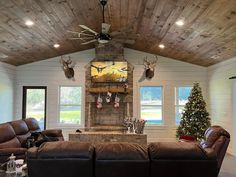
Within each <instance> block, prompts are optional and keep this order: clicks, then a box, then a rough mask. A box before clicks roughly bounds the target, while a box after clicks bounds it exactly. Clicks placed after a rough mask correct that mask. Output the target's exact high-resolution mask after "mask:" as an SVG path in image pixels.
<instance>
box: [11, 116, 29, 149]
mask: <svg viewBox="0 0 236 177" xmlns="http://www.w3.org/2000/svg"><path fill="white" fill-rule="evenodd" d="M10 124H11V125H12V127H13V129H14V131H15V133H16V137H17V138H18V140H19V141H20V143H21V145H23V144H24V143H25V141H26V139H27V138H28V137H29V136H30V135H31V133H30V131H29V128H28V126H27V124H26V123H25V121H23V120H16V121H12V122H10Z"/></svg>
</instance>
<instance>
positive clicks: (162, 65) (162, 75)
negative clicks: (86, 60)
mask: <svg viewBox="0 0 236 177" xmlns="http://www.w3.org/2000/svg"><path fill="white" fill-rule="evenodd" d="M145 56H148V58H150V59H155V58H154V56H153V55H152V54H149V53H144V52H140V51H136V50H132V49H125V59H127V60H128V61H129V62H130V63H131V64H133V65H134V108H133V109H134V117H138V118H139V117H140V114H139V113H140V111H139V106H140V105H139V87H140V86H154V85H156V86H162V87H163V92H164V96H163V98H164V100H163V104H164V106H163V118H164V125H163V126H146V128H145V132H146V133H147V135H148V141H149V142H153V141H173V140H175V132H176V125H175V107H174V105H175V87H178V86H192V85H193V83H194V82H199V83H200V85H201V87H202V90H203V95H204V97H205V99H207V97H206V93H207V91H206V84H207V83H206V81H207V69H206V68H204V67H200V66H197V65H192V64H188V63H184V62H180V61H176V60H173V59H170V58H165V57H161V56H159V57H158V58H159V59H158V62H157V67H156V70H155V76H154V78H153V79H152V80H145V81H143V82H139V79H140V77H141V76H142V74H143V68H144V67H143V65H142V63H143V58H144V57H145Z"/></svg>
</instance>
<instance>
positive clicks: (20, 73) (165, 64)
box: [15, 49, 207, 142]
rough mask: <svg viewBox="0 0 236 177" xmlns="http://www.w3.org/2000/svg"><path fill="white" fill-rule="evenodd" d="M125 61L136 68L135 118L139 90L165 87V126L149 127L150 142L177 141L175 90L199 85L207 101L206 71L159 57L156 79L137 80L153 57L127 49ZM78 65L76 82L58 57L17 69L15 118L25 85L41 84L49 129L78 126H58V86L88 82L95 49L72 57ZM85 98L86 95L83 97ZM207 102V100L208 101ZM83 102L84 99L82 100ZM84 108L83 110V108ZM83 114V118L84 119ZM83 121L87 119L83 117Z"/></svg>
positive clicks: (82, 84)
mask: <svg viewBox="0 0 236 177" xmlns="http://www.w3.org/2000/svg"><path fill="white" fill-rule="evenodd" d="M124 55H125V59H127V60H128V61H129V62H130V63H131V64H133V65H134V107H133V109H134V116H135V117H139V87H140V86H148V85H158V86H163V89H164V107H163V115H164V121H165V124H164V125H163V126H150V127H146V128H145V132H146V133H147V134H148V141H149V142H151V141H172V140H174V139H175V129H176V126H175V108H174V104H175V97H174V95H175V87H176V86H188V85H192V84H193V82H200V84H201V87H202V89H203V93H204V96H205V98H206V93H207V90H206V88H207V87H206V85H207V83H206V82H207V68H204V67H200V66H196V65H192V64H188V63H184V62H180V61H176V60H172V59H169V58H165V57H159V60H158V64H157V68H156V73H155V77H154V78H153V79H152V80H151V81H143V82H142V83H139V82H138V80H139V78H140V77H141V75H142V73H143V65H142V63H143V58H144V57H145V56H148V57H149V58H153V55H151V54H148V53H144V52H140V51H136V50H132V49H125V54H124ZM70 56H71V57H72V59H73V60H75V61H76V62H77V65H76V69H75V71H76V73H75V74H76V81H75V82H73V81H68V80H67V79H65V77H64V74H63V72H62V70H61V67H60V64H59V57H56V58H52V59H48V60H44V61H40V62H35V63H32V64H27V65H23V66H19V67H17V83H16V90H17V92H16V104H15V105H16V114H15V117H16V118H21V114H22V112H21V110H22V105H21V104H22V86H27V85H28V86H30V85H41V86H47V87H48V98H47V99H48V100H47V103H48V105H47V110H48V112H47V117H48V119H47V128H63V131H64V134H65V136H67V134H68V133H69V132H71V131H74V130H75V129H76V128H78V127H75V126H73V127H66V126H62V125H60V124H58V123H57V117H58V116H57V115H58V87H59V86H60V85H81V86H83V93H84V83H85V68H84V66H85V65H87V64H88V62H89V61H90V60H92V59H93V58H94V57H95V51H94V49H91V50H86V51H83V52H77V53H73V54H70ZM83 95H84V94H83ZM206 99H207V98H206ZM83 100H84V99H83ZM83 109H84V107H83ZM83 116H84V115H82V117H83ZM83 119H84V117H83Z"/></svg>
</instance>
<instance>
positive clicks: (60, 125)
mask: <svg viewBox="0 0 236 177" xmlns="http://www.w3.org/2000/svg"><path fill="white" fill-rule="evenodd" d="M57 127H58V128H83V127H84V126H83V125H82V124H63V123H57Z"/></svg>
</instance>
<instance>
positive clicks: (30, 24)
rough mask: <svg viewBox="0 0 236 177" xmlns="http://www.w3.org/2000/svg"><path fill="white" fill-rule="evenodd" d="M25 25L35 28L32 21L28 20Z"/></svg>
mask: <svg viewBox="0 0 236 177" xmlns="http://www.w3.org/2000/svg"><path fill="white" fill-rule="evenodd" d="M25 25H26V26H33V25H34V22H33V21H31V20H27V21H26V22H25Z"/></svg>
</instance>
